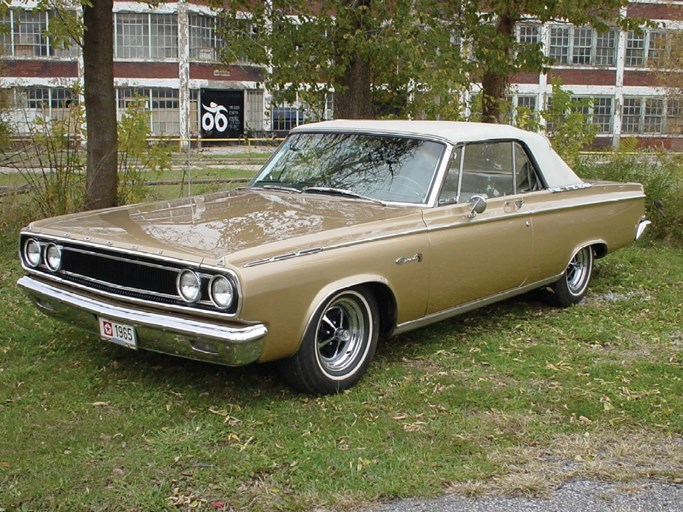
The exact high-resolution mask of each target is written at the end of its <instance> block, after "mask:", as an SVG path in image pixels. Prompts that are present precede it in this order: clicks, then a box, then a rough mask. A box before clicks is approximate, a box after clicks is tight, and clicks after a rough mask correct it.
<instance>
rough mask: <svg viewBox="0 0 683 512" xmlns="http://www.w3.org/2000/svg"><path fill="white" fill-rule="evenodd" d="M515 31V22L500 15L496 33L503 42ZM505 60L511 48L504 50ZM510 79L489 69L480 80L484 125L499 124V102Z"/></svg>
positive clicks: (503, 96) (508, 57) (504, 74)
mask: <svg viewBox="0 0 683 512" xmlns="http://www.w3.org/2000/svg"><path fill="white" fill-rule="evenodd" d="M514 29H515V20H514V19H513V18H512V17H510V16H507V15H501V16H500V17H499V18H498V20H497V21H496V32H498V34H499V35H502V36H503V38H504V40H506V41H507V40H508V39H509V38H511V37H512V35H513V33H514ZM504 52H505V58H507V59H511V58H512V52H511V48H510V47H507V48H504ZM509 80H510V77H509V76H508V75H507V73H501V72H500V71H499V70H498V69H497V68H496V67H490V68H488V69H487V70H486V71H485V72H484V75H483V77H482V79H481V88H482V120H483V121H484V122H485V123H500V122H501V121H502V118H501V110H500V106H501V102H502V100H503V99H505V94H506V92H507V88H508V83H509Z"/></svg>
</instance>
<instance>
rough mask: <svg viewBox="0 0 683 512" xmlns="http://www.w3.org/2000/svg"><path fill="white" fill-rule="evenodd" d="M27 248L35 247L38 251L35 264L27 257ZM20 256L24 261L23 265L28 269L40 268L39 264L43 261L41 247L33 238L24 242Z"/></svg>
mask: <svg viewBox="0 0 683 512" xmlns="http://www.w3.org/2000/svg"><path fill="white" fill-rule="evenodd" d="M29 246H32V247H36V248H37V249H38V252H37V255H38V259H37V260H36V261H35V262H34V261H33V260H32V259H31V257H29ZM33 254H36V253H33ZM22 256H23V259H24V263H26V265H27V266H28V267H30V268H38V267H39V266H40V263H41V262H42V261H43V246H42V245H41V244H40V242H38V240H36V239H35V238H29V239H28V240H26V242H24V247H23V250H22Z"/></svg>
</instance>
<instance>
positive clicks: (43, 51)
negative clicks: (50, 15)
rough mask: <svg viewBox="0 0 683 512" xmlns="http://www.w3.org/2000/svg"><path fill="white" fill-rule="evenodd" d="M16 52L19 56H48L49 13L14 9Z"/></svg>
mask: <svg viewBox="0 0 683 512" xmlns="http://www.w3.org/2000/svg"><path fill="white" fill-rule="evenodd" d="M14 13H15V23H16V24H15V27H14V54H15V56H17V57H47V56H48V55H49V51H48V44H47V37H45V35H44V34H45V32H46V31H47V13H45V12H38V13H33V12H31V11H14Z"/></svg>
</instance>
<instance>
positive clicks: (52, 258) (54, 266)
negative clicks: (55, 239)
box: [45, 244, 62, 272]
mask: <svg viewBox="0 0 683 512" xmlns="http://www.w3.org/2000/svg"><path fill="white" fill-rule="evenodd" d="M45 266H47V268H49V269H50V270H51V271H52V272H57V271H58V270H59V269H60V268H61V267H62V248H61V247H60V246H59V245H56V244H49V245H48V246H47V248H46V249H45Z"/></svg>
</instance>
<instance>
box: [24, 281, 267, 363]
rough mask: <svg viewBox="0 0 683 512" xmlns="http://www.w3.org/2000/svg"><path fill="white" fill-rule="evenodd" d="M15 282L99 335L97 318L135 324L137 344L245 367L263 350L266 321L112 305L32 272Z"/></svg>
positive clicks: (51, 310) (52, 312) (45, 307)
mask: <svg viewBox="0 0 683 512" xmlns="http://www.w3.org/2000/svg"><path fill="white" fill-rule="evenodd" d="M17 285H18V286H19V287H20V288H21V289H22V290H23V291H24V292H25V293H26V294H27V295H28V296H29V297H30V298H31V299H32V300H33V302H34V303H35V304H36V306H37V307H38V309H40V311H42V312H43V313H45V314H46V315H49V316H52V317H55V318H58V319H60V320H64V321H66V322H68V323H70V324H73V325H76V326H79V327H82V328H84V329H87V330H89V331H92V332H95V333H97V334H98V335H99V332H100V330H99V323H98V320H97V317H98V316H101V317H104V318H107V319H108V320H112V321H115V322H120V323H124V324H128V325H132V326H134V327H135V329H136V332H137V337H138V343H137V348H140V349H143V350H152V351H154V352H161V353H164V354H169V355H174V356H180V357H186V358H189V359H196V360H199V361H209V362H213V363H219V364H224V365H228V366H241V365H245V364H249V363H253V362H255V361H257V360H258V358H259V357H260V356H261V353H262V352H263V337H264V336H265V335H266V333H267V332H268V329H267V328H266V326H265V325H263V324H253V325H244V326H228V325H225V324H222V323H219V322H211V321H209V320H206V319H203V318H202V319H191V318H187V317H182V316H173V315H171V314H167V313H157V312H153V311H148V310H144V309H133V308H131V307H128V306H125V305H121V304H114V303H111V302H108V301H105V300H102V299H98V298H97V297H93V296H88V295H84V294H80V293H74V292H72V291H70V290H66V289H63V288H60V287H57V286H54V285H52V284H49V283H45V282H44V281H40V280H38V279H35V278H33V277H30V276H24V277H22V278H20V279H19V280H18V281H17Z"/></svg>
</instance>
